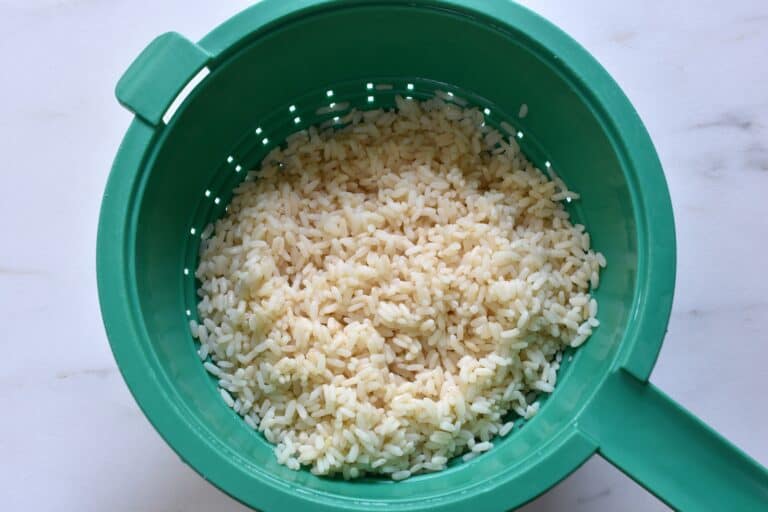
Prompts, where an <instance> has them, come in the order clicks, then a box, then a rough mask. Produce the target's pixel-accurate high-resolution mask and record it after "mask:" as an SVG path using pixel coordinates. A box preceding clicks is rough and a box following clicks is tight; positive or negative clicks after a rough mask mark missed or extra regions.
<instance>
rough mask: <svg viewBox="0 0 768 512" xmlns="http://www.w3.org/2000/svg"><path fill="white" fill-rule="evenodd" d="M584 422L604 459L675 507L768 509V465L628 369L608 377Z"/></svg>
mask: <svg viewBox="0 0 768 512" xmlns="http://www.w3.org/2000/svg"><path fill="white" fill-rule="evenodd" d="M579 428H580V429H581V430H582V431H583V432H584V433H585V434H586V435H587V436H589V437H590V438H592V439H593V440H594V441H595V442H596V443H597V445H598V446H599V452H600V454H601V455H602V456H603V457H604V458H605V459H607V460H608V461H609V462H611V463H613V464H614V465H615V466H616V467H618V468H619V469H621V470H622V471H623V472H625V473H626V474H627V475H629V476H630V477H632V478H633V479H634V480H635V481H637V482H638V483H640V484H641V485H642V486H643V487H645V488H646V489H648V490H649V491H651V492H652V493H653V494H655V495H656V496H658V497H659V498H660V499H661V500H663V501H665V502H666V503H667V504H669V505H670V506H672V507H673V508H675V509H676V510H682V511H689V510H691V511H696V512H699V511H713V512H715V511H717V512H721V511H733V512H748V511H758V510H768V470H766V469H765V468H764V467H762V466H761V465H760V464H758V463H757V462H756V461H754V460H753V459H752V458H750V457H749V456H748V455H746V454H745V453H744V452H742V451H741V450H739V449H738V448H736V447H735V446H734V445H733V444H731V443H730V442H728V441H727V440H726V439H724V438H723V437H722V436H720V435H719V434H718V433H717V432H715V431H714V430H712V429H711V428H709V427H708V426H707V425H705V424H704V423H703V422H702V421H701V420H700V419H699V418H697V417H696V416H694V415H693V414H691V413H690V412H688V411H686V410H685V409H684V408H682V407H681V406H680V405H678V404H677V403H676V402H674V401H673V400H672V399H670V398H669V397H668V396H667V395H665V394H664V393H663V392H661V391H660V390H659V389H658V388H656V387H655V386H654V385H653V384H650V383H648V382H643V381H641V380H638V379H636V378H635V377H633V376H632V375H630V374H629V373H627V372H625V371H623V370H619V371H618V372H617V373H615V374H613V375H612V376H611V377H609V382H608V383H607V385H606V386H604V387H603V388H601V391H600V392H599V394H598V396H597V397H596V399H595V401H594V402H593V404H592V405H591V406H590V408H589V410H588V413H587V414H585V415H584V417H583V418H582V419H581V421H580V422H579ZM757 428H758V429H762V426H757Z"/></svg>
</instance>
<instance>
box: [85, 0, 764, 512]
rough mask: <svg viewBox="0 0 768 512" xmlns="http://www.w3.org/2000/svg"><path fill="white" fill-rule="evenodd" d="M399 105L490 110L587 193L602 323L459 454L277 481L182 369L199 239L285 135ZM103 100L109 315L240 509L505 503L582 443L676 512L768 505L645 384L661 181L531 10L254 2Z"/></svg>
mask: <svg viewBox="0 0 768 512" xmlns="http://www.w3.org/2000/svg"><path fill="white" fill-rule="evenodd" d="M398 94H399V95H403V96H412V97H414V98H419V99H422V98H429V97H433V96H434V95H436V94H438V95H441V96H443V97H445V98H446V99H447V100H448V101H455V102H458V103H464V102H466V103H467V104H471V105H475V106H478V107H480V108H482V109H484V110H485V113H486V119H487V122H488V123H491V124H493V125H494V126H497V127H499V129H501V130H503V131H506V132H508V133H509V134H511V135H513V136H516V137H518V139H519V142H520V145H521V146H522V148H523V150H524V151H525V152H526V154H527V155H528V156H529V157H530V158H531V159H532V160H533V161H534V162H535V163H536V164H537V165H538V166H539V167H541V168H545V167H546V166H547V162H549V164H550V165H551V166H552V167H553V168H554V169H557V172H558V174H559V175H560V176H561V177H562V178H563V179H564V180H565V182H566V183H567V184H568V185H569V186H570V188H572V189H573V190H577V191H578V192H579V193H580V194H581V200H580V201H578V202H575V203H573V206H572V207H571V212H572V214H573V215H574V217H575V218H576V219H577V220H578V221H579V222H582V223H584V224H585V225H586V226H587V228H588V230H589V232H590V233H591V235H592V240H593V244H594V247H596V248H598V249H599V250H600V251H602V252H603V253H604V254H605V256H606V258H607V260H608V262H609V265H608V267H607V268H606V269H605V271H604V272H603V274H602V277H601V286H600V289H599V290H598V291H597V292H596V297H597V299H598V301H599V303H600V321H601V326H600V328H599V329H597V330H596V332H595V334H594V335H593V336H592V337H591V339H590V340H589V342H588V343H586V344H585V345H584V346H583V347H582V348H580V349H579V350H577V351H575V352H574V353H572V354H571V355H566V357H565V361H566V362H568V364H567V365H565V366H564V367H563V368H562V370H561V371H560V375H559V378H558V381H559V382H558V385H557V389H556V390H555V392H554V393H553V394H552V395H551V396H550V397H548V398H547V400H545V401H544V403H543V405H542V407H541V411H540V412H539V414H538V415H536V416H535V417H534V418H533V419H532V420H531V421H529V422H528V423H527V424H524V425H522V427H516V428H515V430H514V431H513V432H512V433H511V434H510V435H509V436H508V437H506V438H505V439H503V440H497V441H495V445H496V446H495V447H494V449H493V450H491V451H490V452H488V453H486V454H483V455H482V456H480V457H477V458H475V459H474V460H472V461H470V462H461V461H460V460H459V461H453V462H452V463H451V465H450V467H449V468H448V469H447V470H445V471H442V472H440V473H435V474H428V475H420V476H415V477H413V478H410V479H408V480H406V481H403V482H399V483H393V482H391V481H386V480H383V479H375V478H370V479H363V480H357V481H343V480H341V479H332V478H321V477H317V476H314V475H312V474H310V473H309V472H308V471H305V470H302V471H291V470H289V469H287V468H285V467H284V466H281V465H279V464H278V463H277V462H276V460H275V457H274V455H273V452H272V446H271V445H270V444H269V443H267V442H266V441H265V440H264V438H263V437H262V436H261V435H260V434H259V433H257V432H255V431H254V430H252V429H251V428H250V427H248V426H247V425H246V424H245V423H244V422H243V421H242V420H241V419H240V418H239V417H238V416H237V415H236V414H235V413H234V412H233V411H232V410H231V409H229V408H228V407H227V406H226V405H225V404H224V402H223V401H222V400H221V398H220V396H219V394H218V392H217V389H216V383H215V381H214V380H213V379H212V378H211V377H210V376H209V375H207V374H206V372H205V370H204V369H203V367H202V365H201V364H200V361H199V358H198V357H197V354H196V346H195V343H194V342H193V340H192V338H191V336H190V334H189V331H188V327H187V325H188V320H189V318H190V317H194V316H195V311H196V308H195V305H196V296H195V286H196V283H195V280H194V271H193V269H195V268H196V265H197V250H198V246H199V242H200V232H201V231H202V230H203V228H204V227H205V226H206V225H207V224H208V223H209V222H211V221H212V220H214V219H216V218H218V217H219V216H221V215H222V213H223V212H224V209H225V207H226V204H227V203H228V201H229V199H230V197H231V193H232V189H233V187H234V186H235V185H236V184H237V183H238V182H239V181H240V180H241V179H242V178H243V177H244V175H245V174H246V172H245V171H246V170H248V169H251V168H253V167H255V166H256V165H257V164H258V162H259V161H260V160H261V158H262V157H263V156H264V155H265V154H266V153H267V152H268V151H269V150H270V149H271V148H272V147H274V145H275V144H279V143H280V142H281V141H283V140H284V139H285V137H286V136H287V135H288V134H290V133H292V132H294V131H296V130H298V129H300V128H302V127H306V126H309V125H311V124H320V123H328V124H334V123H338V122H339V118H340V117H341V116H343V114H344V113H345V112H348V111H349V109H351V108H358V109H367V108H378V107H389V106H392V105H393V103H394V97H395V96H396V95H398ZM117 97H118V99H119V100H120V102H121V103H122V104H123V105H125V106H126V107H127V108H128V109H130V110H131V111H132V112H134V113H135V114H136V117H135V119H134V121H133V123H132V124H131V126H130V128H129V129H128V132H127V133H126V135H125V138H124V140H123V142H122V145H121V147H120V150H119V152H118V154H117V157H116V159H115V162H114V166H113V168H112V172H111V174H110V177H109V182H108V184H107V188H106V192H105V194H104V200H103V204H102V210H101V217H100V220H99V233H98V251H97V264H98V283H99V296H100V301H101V308H102V314H103V317H104V323H105V325H106V329H107V332H108V335H109V339H110V342H111V345H112V350H113V352H114V354H115V358H116V359H117V363H118V365H119V366H120V370H121V371H122V373H123V376H124V378H125V380H126V382H127V383H128V386H129V387H130V389H131V391H132V393H133V395H134V397H135V398H136V400H137V402H138V403H139V405H140V407H141V408H142V410H143V411H144V413H145V414H146V416H147V417H148V418H149V420H150V421H151V422H152V424H153V425H154V426H155V428H156V429H157V430H158V431H159V432H160V434H161V435H162V436H163V438H164V439H165V440H166V441H167V442H168V444H169V445H170V446H171V447H172V448H173V449H174V450H175V451H176V452H177V453H178V454H179V455H180V456H181V457H182V458H183V459H184V460H185V461H186V462H187V463H188V464H189V465H191V466H192V467H193V468H195V469H196V470H197V471H198V472H199V473H200V474H201V475H203V477H205V478H206V479H207V480H209V481H210V482H212V483H213V484H215V485H216V486H218V487H219V488H221V489H222V490H224V491H225V492H227V493H228V494H230V495H231V496H233V497H234V498H236V499H238V500H240V501H241V502H243V503H245V504H247V505H250V506H252V507H255V508H258V509H262V510H267V511H277V510H280V511H283V510H302V511H306V512H313V511H337V510H342V511H343V510H347V511H353V510H354V511H358V510H359V511H362V510H366V511H384V510H386V511H388V512H397V511H421V510H435V511H447V510H451V511H457V512H458V511H466V510H478V511H500V510H507V509H511V508H514V507H517V506H519V505H520V504H522V503H524V502H526V501H528V500H530V499H532V498H534V497H535V496H537V495H538V494H540V493H542V492H544V491H545V490H546V489H548V488H549V487H551V486H552V485H554V484H555V483H556V482H558V481H559V480H561V479H562V478H564V477H565V476H566V475H568V474H569V473H570V472H572V471H573V470H574V469H576V468H577V467H578V466H579V465H580V464H582V463H583V462H584V461H586V460H587V458H589V457H590V456H591V455H592V454H594V453H596V452H597V453H600V454H601V455H602V456H603V457H605V458H606V459H608V460H609V461H611V462H612V463H614V464H615V465H616V466H618V467H619V468H621V469H622V470H623V471H624V472H626V473H627V474H628V475H630V476H631V477H632V478H634V479H635V480H637V481H638V482H639V483H640V484H642V485H643V486H645V487H646V488H648V489H649V490H650V491H651V492H653V493H654V494H656V495H657V496H659V497H660V498H661V499H662V500H664V501H665V502H667V503H668V504H670V505H672V506H673V507H675V508H678V509H682V510H696V511H703V510H713V511H725V510H728V511H758V510H766V509H768V473H766V471H765V469H764V468H762V467H761V466H760V465H758V464H757V463H756V462H754V461H753V460H751V459H750V458H749V457H747V456H746V455H745V454H743V453H742V452H740V451H739V450H738V449H736V448H735V447H733V446H732V445H731V444H729V443H728V442H727V441H726V440H724V439H723V438H721V437H720V436H719V435H718V434H716V433H715V432H713V431H712V430H710V429H709V428H707V427H706V426H705V425H704V424H703V423H701V422H700V421H699V420H698V419H697V418H695V417H694V416H692V415H691V414H690V413H688V412H686V411H685V410H683V409H682V408H680V407H679V406H678V405H677V404H675V403H674V402H672V401H671V400H670V399H669V398H668V397H667V396H665V395H664V394H663V393H661V392H660V391H659V390H658V389H656V388H655V387H654V386H653V385H651V384H649V383H648V382H647V379H648V375H649V374H650V372H651V369H652V368H653V365H654V362H655V359H656V356H657V354H658V352H659V349H660V347H661V343H662V339H663V337H664V333H665V331H666V326H667V320H668V318H669V313H670V307H671V304H672V291H673V286H674V273H675V237H674V226H673V220H672V209H671V205H670V200H669V194H668V191H667V186H666V183H665V181H664V175H663V173H662V170H661V166H660V164H659V161H658V159H657V156H656V153H655V152H654V149H653V146H652V144H651V141H650V139H649V137H648V134H647V133H646V131H645V129H644V128H643V125H642V123H641V122H640V119H639V118H638V116H637V114H636V113H635V111H634V110H633V108H632V106H631V105H630V103H629V101H628V100H627V99H626V97H625V96H624V95H623V94H622V92H621V91H620V89H619V87H618V86H617V85H616V84H615V83H614V81H613V80H612V79H611V78H610V77H609V76H608V74H607V73H606V72H605V71H604V70H603V69H602V68H601V67H600V66H599V65H598V64H597V62H595V60H594V59H593V58H592V57H591V56H590V55H589V54H588V53H587V52H586V51H585V50H584V49H582V48H581V47H580V46H579V45H578V44H576V43H575V42H574V41H573V40H571V39H570V38H569V37H568V36H566V35H565V34H563V33H562V32H561V31H559V30H558V29H557V28H555V27H554V26H552V25H551V24H549V23H548V22H546V21H545V20H543V19H541V18H540V17H538V16H536V15H535V14H532V13H531V12H529V11H527V10H526V9H524V8H522V7H520V6H517V5H515V4H512V3H508V2H506V1H494V2H489V1H483V0H465V1H463V2H458V1H455V0H440V1H437V0H408V1H377V0H373V1H362V0H360V1H358V0H354V1H344V2H342V1H323V0H298V1H292V2H288V1H279V0H266V1H263V2H260V3H259V4H257V5H255V6H253V7H251V8H250V9H247V10H246V11H244V12H242V13H240V14H238V15H237V16H235V17H234V18H232V19H230V20H229V21H227V22H226V23H224V24H222V25H221V26H219V27H218V28H216V29H215V30H213V31H212V32H211V33H210V34H208V35H207V36H206V37H204V38H203V39H202V40H201V41H200V42H199V43H192V42H190V41H188V40H187V39H185V38H183V37H182V36H180V35H178V34H175V33H168V34H164V35H162V36H160V37H158V38H157V39H155V40H154V41H153V42H152V43H150V45H149V46H148V47H147V48H146V49H145V50H144V52H143V53H142V54H141V55H140V56H139V57H138V58H137V59H136V61H135V62H134V63H133V64H132V65H131V66H130V68H129V69H128V71H127V72H126V73H125V75H124V76H123V77H122V78H121V80H120V82H119V84H118V86H117ZM523 105H525V107H522V106H523ZM526 110H527V115H523V114H524V112H525V111H526ZM571 356H572V360H571ZM521 423H522V422H521Z"/></svg>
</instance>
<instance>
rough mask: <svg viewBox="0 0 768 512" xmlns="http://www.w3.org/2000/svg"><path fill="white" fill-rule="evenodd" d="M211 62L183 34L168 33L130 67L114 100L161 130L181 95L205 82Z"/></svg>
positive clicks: (208, 56)
mask: <svg viewBox="0 0 768 512" xmlns="http://www.w3.org/2000/svg"><path fill="white" fill-rule="evenodd" d="M210 59H211V55H210V54H209V53H208V52H207V51H206V50H205V49H203V48H201V47H200V46H199V45H197V44H195V43H193V42H191V41H189V40H188V39H186V38H185V37H184V36H182V35H181V34H177V33H176V32H168V33H165V34H163V35H161V36H158V37H157V38H156V39H155V40H154V41H152V42H151V43H149V45H148V46H147V47H146V48H145V49H144V51H142V52H141V54H139V56H138V57H136V60H134V61H133V63H132V64H131V65H130V67H128V69H127V70H126V72H125V73H124V74H123V76H122V77H121V78H120V80H119V81H118V82H117V87H116V88H115V96H117V99H118V101H119V102H120V104H122V105H123V106H124V107H125V108H127V109H128V110H130V111H131V112H133V113H134V114H136V115H137V116H139V117H140V118H141V119H143V120H144V121H146V122H147V123H149V124H150V125H152V126H158V125H160V123H161V122H162V121H163V116H164V114H165V113H166V112H168V110H169V107H170V106H171V104H172V103H173V102H174V100H175V99H176V98H177V96H179V93H180V92H181V91H182V90H183V89H185V87H186V86H187V85H188V84H191V83H192V82H191V81H193V79H196V78H200V79H202V78H204V76H205V74H207V71H208V68H207V67H206V64H208V62H209V61H210ZM187 92H189V91H187ZM179 98H181V96H179ZM181 99H182V100H183V98H181ZM165 121H166V122H167V118H166V119H165Z"/></svg>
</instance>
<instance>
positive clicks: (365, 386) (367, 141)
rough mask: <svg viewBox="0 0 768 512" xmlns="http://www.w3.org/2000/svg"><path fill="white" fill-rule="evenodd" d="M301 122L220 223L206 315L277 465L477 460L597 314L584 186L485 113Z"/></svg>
mask: <svg viewBox="0 0 768 512" xmlns="http://www.w3.org/2000/svg"><path fill="white" fill-rule="evenodd" d="M344 121H345V122H346V123H348V125H347V126H346V127H345V128H343V129H341V130H337V131H333V130H332V129H326V130H324V131H323V130H317V129H315V128H310V129H309V130H308V131H301V132H299V133H296V134H294V135H292V136H291V137H290V138H289V139H288V141H287V145H286V147H285V148H278V149H275V150H274V151H273V152H272V153H270V155H269V156H268V157H267V158H266V159H265V160H264V162H263V163H262V168H261V170H260V171H258V172H256V171H252V172H251V173H250V174H249V177H248V179H247V180H246V181H245V182H243V183H242V185H240V186H239V187H238V188H237V190H236V194H235V196H234V199H233V200H232V203H231V205H230V206H229V210H228V214H227V215H226V216H225V217H224V218H223V219H221V220H219V221H218V222H217V223H216V225H215V229H214V226H209V227H208V229H206V230H205V232H204V234H203V235H204V236H203V242H202V246H201V258H200V266H199V268H198V269H197V272H196V274H195V275H196V276H197V278H198V279H199V280H200V282H201V286H200V288H199V291H198V293H199V296H200V299H201V300H200V302H199V305H198V313H199V317H200V318H201V319H202V321H201V323H197V322H195V321H192V322H191V329H192V333H193V335H194V336H195V337H196V338H197V339H199V340H200V343H201V346H200V350H199V354H200V357H201V358H202V359H203V360H206V359H207V358H208V356H209V355H210V356H211V359H212V361H213V362H210V361H208V362H205V363H204V364H205V367H206V368H207V370H208V371H209V372H210V373H212V374H213V375H215V376H216V377H217V378H218V379H219V381H218V382H219V386H220V388H221V390H220V391H221V395H222V397H223V398H224V400H225V401H226V402H227V404H228V405H229V406H230V407H232V408H234V410H235V411H236V412H237V413H239V414H240V415H242V417H243V418H244V419H245V421H246V422H247V423H248V424H249V425H250V426H251V427H253V428H255V429H258V430H259V431H261V432H263V433H264V436H265V437H266V438H267V440H269V441H270V442H272V443H274V444H275V445H276V447H275V454H276V456H277V459H278V461H279V462H280V463H282V464H285V465H286V466H288V467H289V468H292V469H299V468H300V467H301V466H302V465H306V466H310V468H311V471H312V472H313V473H315V474H320V475H329V474H337V473H341V474H342V475H343V476H344V477H345V478H355V477H358V476H361V475H363V474H366V473H367V474H386V475H389V476H390V477H391V478H393V479H395V480H401V479H404V478H407V477H409V476H410V475H412V474H416V473H423V472H428V471H439V470H441V469H444V468H445V467H446V464H447V462H448V460H449V459H450V458H451V457H454V456H456V455H460V454H462V453H464V454H465V455H464V458H465V459H469V458H472V457H474V456H477V455H479V454H480V453H481V452H484V451H486V450H489V449H491V448H492V446H493V445H492V443H491V440H492V439H493V438H494V436H504V435H506V434H507V433H508V432H509V431H510V429H511V428H512V426H513V425H512V423H511V422H505V420H504V419H505V418H506V417H509V413H510V411H513V412H514V413H516V414H517V415H519V416H522V417H525V418H529V417H531V416H532V415H534V414H535V413H536V411H537V410H538V405H539V404H538V402H537V401H536V400H537V397H538V396H539V395H540V394H541V393H550V392H552V391H553V389H554V386H555V381H556V379H557V369H558V367H559V361H560V357H561V353H562V351H563V349H564V348H566V347H568V346H572V347H576V346H578V345H580V344H582V343H583V342H584V341H585V340H586V339H587V338H588V336H589V335H590V334H591V332H592V329H593V328H594V327H596V326H597V325H598V321H597V319H596V318H595V315H596V313H597V303H596V302H595V300H594V299H592V298H591V297H590V294H589V290H590V286H591V287H592V289H594V288H595V287H597V285H598V281H599V275H600V274H599V271H600V267H602V266H605V259H604V258H603V256H602V255H601V254H599V253H595V252H593V251H592V250H590V239H589V235H588V234H587V233H586V232H585V230H584V227H583V226H581V225H573V224H571V222H570V221H569V217H568V213H567V212H566V211H565V209H564V208H563V205H562V204H561V201H563V200H566V199H567V200H573V199H577V198H578V196H577V195H576V194H575V193H573V192H570V191H568V190H566V188H565V186H564V184H563V183H562V181H560V180H559V179H557V177H555V176H553V179H548V178H547V177H546V176H545V175H544V174H543V173H542V172H541V171H539V170H538V169H536V168H535V167H534V166H533V165H532V164H531V163H530V162H528V161H527V160H526V159H525V157H524V156H523V155H522V153H520V151H519V148H518V146H517V144H516V143H515V141H514V139H512V138H510V139H509V140H504V139H503V137H502V136H501V135H500V134H499V132H497V131H495V130H492V129H490V128H488V127H486V126H485V123H484V120H483V115H482V113H480V112H479V111H478V110H476V109H462V108H459V107H458V106H456V105H453V104H449V103H445V102H443V101H441V100H439V99H435V100H430V101H427V102H424V103H419V102H416V101H408V100H402V99H398V103H397V109H396V110H394V111H383V110H376V111H367V112H352V113H350V114H349V115H348V116H347V117H346V118H345V119H344Z"/></svg>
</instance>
